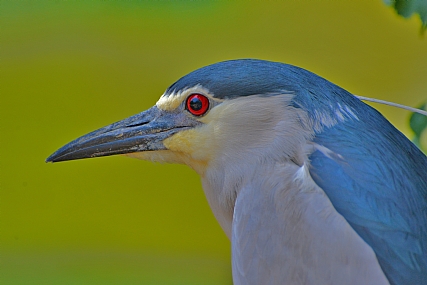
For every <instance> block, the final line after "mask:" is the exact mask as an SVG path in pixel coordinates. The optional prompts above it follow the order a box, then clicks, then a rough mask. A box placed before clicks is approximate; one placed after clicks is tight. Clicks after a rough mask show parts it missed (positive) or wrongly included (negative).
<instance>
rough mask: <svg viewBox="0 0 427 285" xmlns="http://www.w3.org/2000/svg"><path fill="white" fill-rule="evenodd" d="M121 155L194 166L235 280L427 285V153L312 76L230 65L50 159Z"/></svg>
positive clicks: (264, 65) (185, 82) (202, 73)
mask: <svg viewBox="0 0 427 285" xmlns="http://www.w3.org/2000/svg"><path fill="white" fill-rule="evenodd" d="M113 154H126V155H128V156H132V157H136V158H140V159H146V160H153V161H165V162H173V163H184V164H187V165H189V166H190V167H192V168H193V169H194V170H195V171H196V172H197V173H198V174H199V175H200V176H201V178H202V184H203V189H204V191H205V194H206V197H207V199H208V201H209V204H210V206H211V208H212V211H213V213H214V214H215V217H216V218H217V220H218V222H219V223H220V224H221V226H222V228H223V229H224V231H225V233H226V235H227V236H228V238H229V239H230V240H231V243H232V264H233V280H234V283H235V284H340V285H342V284H363V285H367V284H375V285H378V284H427V158H426V156H425V155H424V154H423V153H422V152H421V151H420V150H419V149H418V148H417V147H415V146H414V145H413V144H412V143H411V142H410V141H409V140H408V139H407V138H406V137H405V136H404V135H403V134H402V133H400V132H399V131H398V130H397V129H395V128H394V127H393V126H392V125H391V124H390V123H389V122H388V121H387V120H386V119H385V118H384V117H383V116H382V115H381V114H379V113H378V112H377V111H376V110H374V109H373V108H371V107H369V106H368V105H366V104H364V103H362V102H361V101H360V100H359V99H357V98H356V97H355V96H353V95H351V94H350V93H349V92H347V91H345V90H343V89H342V88H340V87H338V86H336V85H334V84H332V83H330V82H328V81H327V80H325V79H323V78H320V77H319V76H317V75H315V74H313V73H310V72H308V71H306V70H304V69H301V68H298V67H295V66H291V65H286V64H282V63H275V62H268V61H261V60H234V61H226V62H220V63H217V64H213V65H210V66H206V67H203V68H201V69H198V70H196V71H194V72H192V73H190V74H188V75H186V76H184V77H182V78H181V79H180V80H178V81H177V82H175V83H174V84H173V85H172V86H170V87H169V88H168V89H167V90H166V92H165V93H164V94H163V96H161V98H160V100H159V101H158V102H157V103H156V106H154V107H152V108H151V109H149V110H147V111H145V112H142V113H140V114H137V115H135V116H132V117H130V118H128V119H125V120H123V121H120V122H117V123H114V124H112V125H109V126H107V127H104V128H101V129H99V130H97V131H94V132H91V133H89V134H87V135H85V136H83V137H81V138H78V139H76V140H75V141H73V142H71V143H69V144H67V145H65V146H64V147H62V148H61V149H59V150H58V151H57V152H55V153H54V154H52V155H51V156H50V157H49V158H48V159H47V161H51V162H56V161H64V160H72V159H81V158H89V157H97V156H106V155H113Z"/></svg>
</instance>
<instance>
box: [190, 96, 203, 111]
mask: <svg viewBox="0 0 427 285" xmlns="http://www.w3.org/2000/svg"><path fill="white" fill-rule="evenodd" d="M190 108H191V109H193V110H194V111H199V110H200V109H202V101H201V100H200V99H199V98H193V99H191V100H190Z"/></svg>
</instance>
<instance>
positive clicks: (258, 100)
mask: <svg viewBox="0 0 427 285" xmlns="http://www.w3.org/2000/svg"><path fill="white" fill-rule="evenodd" d="M326 83H327V84H329V85H332V84H331V83H329V82H327V81H326V80H323V79H321V78H320V77H317V76H316V75H314V74H312V73H310V72H308V71H305V70H303V69H301V68H298V67H295V66H291V65H286V64H282V63H275V62H269V61H262V60H252V59H246V60H232V61H225V62H220V63H216V64H213V65H209V66H206V67H203V68H201V69H198V70H195V71H193V72H191V73H189V74H188V75H186V76H184V77H182V78H181V79H179V80H178V81H177V82H175V83H174V84H172V85H171V86H170V87H169V88H168V89H167V90H166V92H165V93H164V94H163V95H162V96H161V97H160V99H159V100H158V102H157V103H156V105H155V106H153V107H152V108H150V109H149V110H146V111H144V112H141V113H139V114H137V115H134V116H132V117H129V118H127V119H124V120H122V121H119V122H116V123H114V124H111V125H109V126H106V127H104V128H101V129H98V130H96V131H93V132H91V133H89V134H86V135H84V136H82V137H80V138H78V139H76V140H74V141H72V142H70V143H68V144H67V145H65V146H64V147H62V148H60V149H59V150H58V151H56V152H55V153H54V154H52V155H51V156H50V157H49V158H48V159H47V161H48V162H58V161H66V160H75V159H82V158H91V157H100V156H108V155H115V154H122V155H127V156H131V157H136V158H140V159H144V160H152V161H160V162H172V163H183V164H187V165H189V166H190V167H192V168H193V169H195V170H196V171H197V172H198V173H199V174H203V173H204V172H205V171H206V169H207V168H208V167H211V166H213V165H214V166H215V165H216V166H218V167H221V164H223V163H224V162H227V164H230V162H231V161H234V162H236V163H238V162H239V161H240V159H239V158H240V157H241V156H242V155H245V157H248V160H246V161H247V162H249V163H250V162H251V159H252V158H253V159H256V158H257V159H258V158H260V157H262V158H261V159H268V158H271V159H273V160H275V159H277V160H282V159H283V158H287V159H292V160H295V161H297V162H298V161H299V160H303V158H301V157H300V156H301V153H302V152H301V146H303V145H304V142H305V141H306V140H307V138H309V137H310V136H312V134H313V127H315V126H314V125H313V124H314V123H313V122H316V124H318V122H319V121H322V120H323V123H324V124H328V123H330V124H332V123H333V122H332V119H328V118H329V117H328V116H326V115H325V112H322V116H321V118H310V116H309V114H308V112H307V106H304V104H306V103H307V102H308V101H313V98H311V97H310V96H312V94H308V93H310V88H313V89H314V88H318V89H322V86H321V85H322V84H326ZM329 85H327V86H328V88H331V87H330V86H329ZM302 86H304V88H303V87H302ZM333 86H335V85H333ZM323 89H324V88H323ZM325 92H326V93H327V92H328V90H326V91H325ZM307 94H308V95H307ZM296 95H298V98H301V99H300V100H299V101H298V100H295V96H296ZM304 95H307V96H309V97H310V99H307V98H304ZM318 105H319V106H318V107H319V110H318V111H319V112H320V109H321V107H322V104H318ZM330 105H331V104H324V106H323V109H325V108H326V109H327V108H330ZM319 112H318V113H319ZM313 114H315V113H313ZM319 114H320V113H319ZM328 120H330V121H331V122H328ZM284 144H285V145H286V147H285V148H284V147H283V145H284ZM249 158H251V159H249ZM258 162H259V159H258ZM254 163H255V161H254Z"/></svg>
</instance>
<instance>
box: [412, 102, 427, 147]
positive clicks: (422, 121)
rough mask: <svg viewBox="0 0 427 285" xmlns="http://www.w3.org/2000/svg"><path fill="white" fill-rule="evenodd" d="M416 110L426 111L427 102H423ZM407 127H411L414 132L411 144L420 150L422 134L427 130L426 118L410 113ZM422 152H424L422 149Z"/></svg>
mask: <svg viewBox="0 0 427 285" xmlns="http://www.w3.org/2000/svg"><path fill="white" fill-rule="evenodd" d="M418 109H421V110H426V109H427V102H424V103H423V104H421V105H420V106H418ZM409 126H410V127H411V129H412V131H413V132H414V134H415V136H414V138H413V140H412V141H413V142H414V143H415V144H416V145H417V146H418V147H419V148H420V149H421V150H423V147H422V139H421V137H422V135H423V132H425V131H426V129H427V116H424V115H421V114H418V113H412V115H411V117H410V118H409ZM424 151H426V150H425V149H424Z"/></svg>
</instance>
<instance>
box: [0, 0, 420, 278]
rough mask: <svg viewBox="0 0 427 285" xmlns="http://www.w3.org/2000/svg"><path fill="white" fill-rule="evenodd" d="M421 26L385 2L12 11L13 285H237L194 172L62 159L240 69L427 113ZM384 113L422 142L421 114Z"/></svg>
mask: <svg viewBox="0 0 427 285" xmlns="http://www.w3.org/2000/svg"><path fill="white" fill-rule="evenodd" d="M266 3H268V4H266ZM419 26H420V22H419V19H418V18H417V17H415V16H414V17H412V18H411V19H409V20H405V19H403V18H400V17H398V16H397V15H396V13H395V11H394V10H392V8H389V7H387V6H385V5H384V3H383V2H382V1H380V0H377V1H372V0H363V1H353V0H348V1H320V0H319V1H311V0H307V1H277V2H274V1H271V2H270V1H269V2H261V1H252V2H225V1H224V2H217V1H215V2H210V1H182V2H174V1H165V2H162V1H153V2H152V1H0V96H1V97H0V98H1V102H0V114H1V120H0V130H1V137H0V152H1V154H0V175H1V177H0V284H231V269H230V268H231V265H230V250H229V249H230V244H229V241H228V240H227V238H226V236H225V235H224V234H223V232H222V230H221V229H220V227H219V225H218V224H217V222H216V221H215V219H214V217H213V215H212V213H211V211H210V209H209V207H208V204H207V202H206V200H205V197H204V194H203V191H202V189H201V184H200V180H199V178H198V176H197V175H196V174H195V173H194V172H192V171H191V170H190V169H189V168H187V167H185V166H180V165H160V164H153V163H151V162H145V161H138V160H134V159H129V158H126V157H121V156H116V157H106V158H99V159H89V160H81V161H72V162H66V163H58V164H46V163H45V162H44V160H45V159H46V157H47V156H49V155H50V154H51V153H52V152H54V151H55V150H56V149H57V148H59V147H61V146H62V145H64V144H65V143H67V142H69V141H71V140H72V139H74V138H76V137H78V136H81V135H83V134H85V133H87V132H89V131H91V130H94V129H96V128H99V127H102V126H104V125H107V124H110V123H112V122H114V121H118V120H120V119H123V118H125V117H128V116H130V115H133V114H136V113H138V112H140V111H142V110H144V109H147V108H149V107H150V106H152V105H153V104H154V103H155V102H156V100H157V99H158V97H159V96H160V95H161V94H162V93H163V91H164V90H165V89H166V88H167V87H168V86H169V85H170V84H171V83H173V82H174V81H175V80H177V79H178V78H179V77H181V76H183V75H185V74H186V73H188V72H190V71H192V70H194V69H196V68H198V67H201V66H204V65H207V64H210V63H214V62H217V61H222V60H227V59H234V58H248V57H250V58H261V59H267V60H273V61H281V62H287V63H291V64H295V65H298V66H301V67H304V68H306V69H309V70H311V71H313V72H315V73H317V74H319V75H321V76H323V77H325V78H327V79H329V80H330V81H332V82H334V83H336V84H338V85H340V86H342V87H344V88H345V89H347V90H349V91H350V92H352V93H354V94H359V95H363V96H367V97H375V98H379V99H383V100H391V101H395V102H398V103H402V104H406V105H410V106H415V105H419V104H420V103H421V102H422V101H424V100H426V99H427V77H426V76H427V39H426V37H425V36H424V37H422V36H420V34H419ZM375 107H377V108H378V109H380V110H381V111H382V113H383V114H384V115H385V116H386V117H387V118H388V119H389V120H391V121H392V122H393V124H395V125H396V126H397V127H398V128H399V129H401V130H402V131H403V132H405V133H406V134H407V135H408V136H411V135H412V134H411V132H410V130H409V127H408V117H409V113H408V112H406V111H401V110H398V109H396V108H391V107H384V106H378V105H376V106H375Z"/></svg>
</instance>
